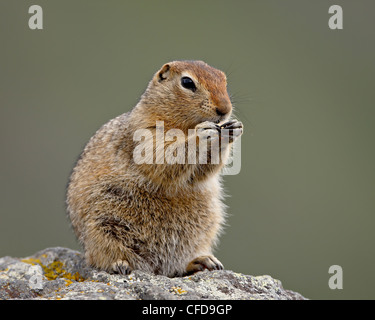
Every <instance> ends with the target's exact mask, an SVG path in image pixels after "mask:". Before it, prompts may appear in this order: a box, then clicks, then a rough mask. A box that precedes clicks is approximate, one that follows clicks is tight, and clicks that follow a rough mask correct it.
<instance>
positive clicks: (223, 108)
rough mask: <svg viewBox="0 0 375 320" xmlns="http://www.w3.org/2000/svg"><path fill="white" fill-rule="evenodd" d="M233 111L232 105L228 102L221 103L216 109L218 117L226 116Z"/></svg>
mask: <svg viewBox="0 0 375 320" xmlns="http://www.w3.org/2000/svg"><path fill="white" fill-rule="evenodd" d="M231 111H232V104H231V103H230V102H229V101H227V100H224V101H221V103H220V104H219V106H217V107H216V113H217V115H218V116H225V115H226V114H228V113H229V112H231Z"/></svg>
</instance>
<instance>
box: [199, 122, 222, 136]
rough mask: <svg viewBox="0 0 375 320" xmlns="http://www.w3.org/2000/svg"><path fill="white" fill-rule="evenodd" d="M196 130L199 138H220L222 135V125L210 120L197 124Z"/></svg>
mask: <svg viewBox="0 0 375 320" xmlns="http://www.w3.org/2000/svg"><path fill="white" fill-rule="evenodd" d="M195 130H196V132H197V135H198V137H199V138H205V139H210V140H214V139H219V137H220V127H219V126H218V125H217V124H216V123H213V122H210V121H205V122H201V123H199V124H197V126H196V127H195Z"/></svg>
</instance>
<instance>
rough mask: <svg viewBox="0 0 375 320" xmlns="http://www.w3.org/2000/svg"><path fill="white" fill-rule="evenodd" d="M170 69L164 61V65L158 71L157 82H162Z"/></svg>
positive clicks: (166, 77)
mask: <svg viewBox="0 0 375 320" xmlns="http://www.w3.org/2000/svg"><path fill="white" fill-rule="evenodd" d="M170 69H171V66H170V65H169V64H168V63H166V64H165V65H164V66H162V68H161V69H160V70H159V72H158V81H159V82H162V81H164V80H166V79H168V77H169V74H170Z"/></svg>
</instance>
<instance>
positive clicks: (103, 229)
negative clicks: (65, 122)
mask: <svg viewBox="0 0 375 320" xmlns="http://www.w3.org/2000/svg"><path fill="white" fill-rule="evenodd" d="M182 76H188V77H190V78H191V79H192V80H193V81H194V82H195V84H196V86H197V90H196V91H195V92H192V91H190V90H187V89H186V88H183V87H182V86H181V83H180V79H181V77H182ZM231 111H232V105H231V102H230V99H229V96H228V93H227V89H226V77H225V74H224V73H223V72H221V71H219V70H217V69H215V68H213V67H210V66H209V65H207V64H206V63H204V62H201V61H172V62H170V63H167V64H165V65H164V66H163V67H162V68H161V69H160V70H159V71H158V72H157V73H156V74H155V75H154V77H153V79H152V80H151V81H150V83H149V85H148V87H147V89H146V91H145V93H144V94H143V95H142V97H141V99H140V101H139V102H138V104H137V105H136V106H135V107H134V108H133V110H132V111H131V112H129V113H125V114H123V115H120V116H118V117H117V118H115V119H113V120H111V121H109V122H108V123H107V124H105V125H103V126H102V127H101V128H100V129H99V130H98V131H97V132H96V134H95V135H94V136H93V137H92V138H91V139H90V141H89V142H88V144H87V145H86V147H85V148H84V150H83V152H82V154H81V157H80V159H79V160H78V162H77V164H76V166H75V168H74V170H73V172H72V175H71V178H70V182H69V186H68V190H67V209H68V214H69V217H70V220H71V223H72V226H73V229H74V231H75V233H76V235H77V237H78V239H79V241H80V243H81V244H82V245H83V248H84V252H85V258H86V261H87V263H88V264H89V265H91V266H93V267H96V268H98V269H103V270H106V271H111V272H113V271H114V272H117V273H123V274H127V273H129V272H131V270H134V269H138V270H143V271H147V272H152V273H155V274H161V275H166V276H169V277H173V276H181V275H184V274H188V273H194V272H195V271H199V270H203V269H209V270H213V269H222V265H221V263H220V262H219V261H218V260H217V259H216V258H215V257H214V256H213V255H212V254H213V253H212V250H213V248H214V247H215V245H216V244H217V242H218V236H219V234H220V232H221V231H222V228H223V225H224V223H225V205H224V204H223V201H222V200H223V192H222V188H221V182H220V171H221V169H222V167H223V164H224V163H225V161H226V157H227V156H228V154H229V150H230V144H227V145H224V146H221V148H223V149H224V152H223V154H224V157H222V158H221V161H220V163H219V164H210V163H208V164H172V165H171V164H167V163H165V164H136V163H135V162H134V159H133V151H134V148H135V147H136V145H137V142H134V141H133V134H134V132H135V131H136V130H137V129H140V128H147V129H149V130H151V132H152V133H153V135H155V130H156V128H155V124H156V121H163V122H164V130H165V131H167V130H168V129H171V128H177V129H180V130H182V131H183V132H184V133H185V134H186V139H185V141H182V142H181V143H184V144H187V143H188V139H191V137H188V136H187V132H188V129H196V130H198V129H199V128H201V127H202V124H203V123H207V122H209V123H210V124H211V125H213V126H215V125H216V124H218V123H224V122H225V121H228V119H229V117H230V115H231ZM241 133H242V125H241ZM193 139H197V138H196V137H193ZM171 143H172V142H167V141H166V142H165V144H164V149H166V148H167V147H168V145H170V144H171ZM153 149H154V150H153V152H156V146H155V145H154V148H153ZM187 150H188V148H186V152H187ZM197 152H198V148H197Z"/></svg>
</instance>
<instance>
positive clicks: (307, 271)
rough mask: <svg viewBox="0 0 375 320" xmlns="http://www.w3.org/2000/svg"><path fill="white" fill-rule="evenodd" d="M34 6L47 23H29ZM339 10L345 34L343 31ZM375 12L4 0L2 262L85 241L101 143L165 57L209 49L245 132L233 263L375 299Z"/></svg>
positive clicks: (231, 188) (234, 197)
mask: <svg viewBox="0 0 375 320" xmlns="http://www.w3.org/2000/svg"><path fill="white" fill-rule="evenodd" d="M33 4H38V5H40V6H41V7H42V8H43V13H44V16H43V17H44V21H43V22H44V23H43V25H44V29H43V30H30V29H29V27H28V20H29V17H30V16H31V15H30V14H29V13H28V8H29V6H31V5H33ZM333 4H339V5H341V6H342V8H343V12H344V29H343V30H330V29H329V27H328V19H329V17H330V16H331V15H330V14H328V8H329V7H330V6H331V5H333ZM374 12H375V2H374V1H371V0H369V1H339V0H336V1H302V0H283V1H278V0H273V1H271V0H262V1H261V0H258V1H218V0H215V1H204V2H203V1H133V2H127V1H104V0H101V1H97V0H95V1H94V0H90V1H88V0H81V1H72V0H64V1H62V0H59V1H56V0H54V1H52V0H48V1H46V0H34V1H26V0H24V1H11V0H1V1H0V16H1V17H0V40H1V42H0V43H1V49H0V58H1V60H0V122H1V123H0V144H1V158H0V179H1V180H0V194H1V201H0V256H4V255H10V256H18V257H24V256H28V255H31V254H33V253H35V252H36V251H38V250H41V249H44V248H46V247H52V246H65V247H69V248H73V249H78V250H81V248H80V247H79V245H78V243H77V242H76V240H75V236H74V235H73V232H72V230H71V229H70V225H69V222H68V220H67V217H66V214H65V202H64V201H65V188H66V185H67V182H68V178H69V175H70V172H71V170H72V168H73V165H74V163H75V161H76V160H77V158H78V156H79V154H80V152H81V151H82V148H83V147H84V145H85V143H86V142H87V141H88V139H89V138H90V137H91V136H92V135H93V134H94V132H95V131H96V130H97V129H98V128H99V127H100V126H101V125H102V124H104V123H105V122H107V121H108V120H109V119H111V118H114V117H115V116H117V115H119V114H121V113H123V112H126V111H129V110H130V109H131V108H132V107H133V106H134V105H135V104H136V103H137V101H138V99H139V97H140V95H141V94H142V93H143V91H144V89H145V87H146V85H147V83H148V81H149V80H150V79H151V77H152V75H153V74H154V72H156V71H157V70H158V68H160V66H161V65H162V64H163V63H165V62H168V61H170V60H175V59H177V60H180V59H200V60H204V61H206V62H207V63H209V64H210V65H212V66H215V67H217V68H219V69H222V70H223V71H225V72H226V73H227V74H228V78H229V91H230V92H231V93H232V94H233V96H234V103H235V107H236V111H235V114H236V116H237V117H238V118H239V119H240V120H242V122H243V123H244V126H245V133H244V136H243V137H242V169H241V172H240V174H239V175H235V176H227V177H225V189H226V191H227V194H228V195H229V197H228V198H227V200H226V203H227V205H228V206H229V209H228V212H229V217H228V227H227V228H226V232H225V234H224V235H223V236H222V237H221V243H220V246H219V247H218V249H217V251H216V254H217V256H218V258H219V259H220V260H221V261H222V262H223V264H224V265H225V267H226V268H227V269H232V270H234V271H237V272H242V273H245V274H251V275H262V274H269V275H271V276H273V277H275V278H277V279H280V280H281V281H282V283H283V286H284V287H285V288H286V289H291V290H295V291H298V292H300V293H302V294H303V295H304V296H306V297H307V298H311V299H375V293H374V289H373V288H374V285H375V275H374V273H373V271H374V269H375V255H374V245H375V234H374V225H375V216H374V213H375V170H374V169H375V165H374V164H375V148H374V138H375V125H374V120H375V105H374V101H375V88H374V84H375V82H374V73H375V62H374V57H375V41H374V30H375V19H374ZM331 265H340V266H341V267H342V268H343V289H342V290H331V289H329V287H328V280H329V277H330V275H329V274H328V269H329V267H330V266H331Z"/></svg>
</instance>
